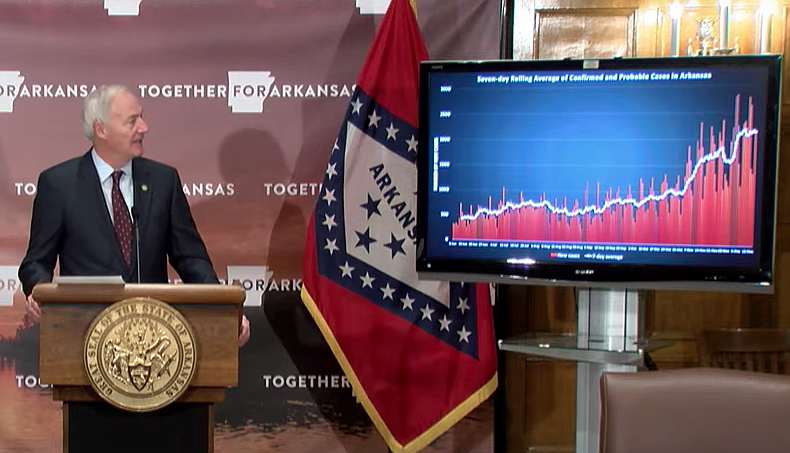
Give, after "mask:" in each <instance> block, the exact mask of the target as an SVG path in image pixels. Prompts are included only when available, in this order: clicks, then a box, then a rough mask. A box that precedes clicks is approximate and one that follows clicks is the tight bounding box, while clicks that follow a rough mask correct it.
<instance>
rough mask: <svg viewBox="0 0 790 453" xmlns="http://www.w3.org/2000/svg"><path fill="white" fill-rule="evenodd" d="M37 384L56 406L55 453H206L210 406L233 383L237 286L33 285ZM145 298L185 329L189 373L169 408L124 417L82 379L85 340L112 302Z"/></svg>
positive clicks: (210, 440)
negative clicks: (58, 451)
mask: <svg viewBox="0 0 790 453" xmlns="http://www.w3.org/2000/svg"><path fill="white" fill-rule="evenodd" d="M33 297H34V298H35V299H36V301H37V302H38V303H39V305H40V306H41V329H40V332H41V333H40V346H39V348H40V351H39V367H40V377H41V382H42V383H46V384H50V385H51V386H52V397H53V399H55V400H59V401H63V451H64V452H70V453H91V452H94V451H95V452H107V451H112V452H113V453H121V452H127V451H128V452H133V451H134V452H139V451H145V452H168V453H171V452H190V453H200V452H213V450H214V430H213V412H212V411H213V404H214V403H217V402H220V401H222V400H223V398H224V394H225V389H226V388H229V387H235V386H236V385H237V382H238V332H239V325H240V322H241V315H242V304H243V302H244V297H245V294H244V289H243V288H241V287H239V286H228V285H203V284H193V285H187V284H180V285H164V284H162V285H160V284H126V285H123V284H109V285H105V284H97V285H93V284H72V283H69V284H60V285H58V284H53V283H47V284H39V285H37V286H36V287H35V289H34V290H33ZM136 297H150V298H153V299H157V300H159V301H161V302H165V303H167V304H169V305H171V306H172V307H174V308H175V309H176V310H178V311H179V312H180V313H181V314H182V315H183V316H184V317H185V318H186V320H187V321H188V323H189V324H190V325H191V327H192V331H193V333H194V337H195V343H196V350H197V353H196V362H197V363H196V368H195V371H194V375H193V378H192V381H191V384H190V386H189V387H188V388H187V390H186V391H185V392H184V393H183V394H182V395H181V397H180V398H179V399H178V400H177V401H176V402H174V403H172V404H170V405H168V406H165V407H164V408H162V409H158V410H155V411H152V412H129V411H126V410H122V409H118V408H116V407H114V406H113V405H111V404H109V403H107V402H105V401H104V400H103V399H102V398H101V397H100V396H99V395H98V394H97V393H96V392H95V391H94V390H93V388H92V387H91V384H90V381H89V380H88V376H87V372H86V371H85V364H84V362H85V359H84V352H83V349H84V347H85V334H86V332H87V331H88V329H89V327H90V325H91V323H92V322H93V320H94V318H95V317H96V316H97V315H99V314H100V313H101V312H102V311H103V310H104V309H105V308H107V307H109V306H110V305H111V304H113V303H115V302H119V301H122V300H126V299H129V298H136Z"/></svg>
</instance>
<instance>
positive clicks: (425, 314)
mask: <svg viewBox="0 0 790 453" xmlns="http://www.w3.org/2000/svg"><path fill="white" fill-rule="evenodd" d="M420 311H421V312H422V319H427V320H428V321H432V319H431V315H432V314H433V311H434V310H433V309H432V308H431V307H429V306H428V304H425V308H420Z"/></svg>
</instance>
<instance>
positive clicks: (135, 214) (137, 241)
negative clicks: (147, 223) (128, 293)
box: [132, 206, 140, 284]
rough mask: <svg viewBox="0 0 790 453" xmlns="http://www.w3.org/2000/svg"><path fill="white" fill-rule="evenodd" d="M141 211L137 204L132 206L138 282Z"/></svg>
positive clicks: (138, 281) (138, 278)
mask: <svg viewBox="0 0 790 453" xmlns="http://www.w3.org/2000/svg"><path fill="white" fill-rule="evenodd" d="M139 220H140V213H139V212H137V206H132V222H133V223H134V247H135V255H136V261H137V283H138V284H139V283H140V222H139Z"/></svg>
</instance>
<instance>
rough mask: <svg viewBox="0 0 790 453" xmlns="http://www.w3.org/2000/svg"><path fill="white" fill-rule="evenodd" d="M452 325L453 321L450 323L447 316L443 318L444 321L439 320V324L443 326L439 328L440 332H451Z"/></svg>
mask: <svg viewBox="0 0 790 453" xmlns="http://www.w3.org/2000/svg"><path fill="white" fill-rule="evenodd" d="M451 323H452V321H450V319H449V318H447V315H444V316H442V319H440V320H439V324H441V327H439V330H446V331H448V332H449V331H450V324H451Z"/></svg>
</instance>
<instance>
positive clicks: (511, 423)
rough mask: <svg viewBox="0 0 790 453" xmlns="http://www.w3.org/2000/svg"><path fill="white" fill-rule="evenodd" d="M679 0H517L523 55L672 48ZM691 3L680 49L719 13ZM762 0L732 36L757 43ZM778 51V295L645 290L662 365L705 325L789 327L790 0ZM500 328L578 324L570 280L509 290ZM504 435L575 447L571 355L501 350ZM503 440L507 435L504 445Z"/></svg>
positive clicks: (515, 442)
mask: <svg viewBox="0 0 790 453" xmlns="http://www.w3.org/2000/svg"><path fill="white" fill-rule="evenodd" d="M671 3H672V2H667V1H656V2H647V1H638V0H632V1H625V0H614V1H604V0H515V9H514V13H515V23H514V27H513V43H514V51H513V56H514V58H516V59H560V58H567V57H570V58H610V57H614V56H623V57H630V56H637V57H652V56H669V55H670V49H669V47H670V45H669V22H670V21H669V16H668V10H669V6H670V4H671ZM681 3H682V4H684V6H685V9H684V15H683V16H682V18H681V22H680V23H681V43H682V46H681V55H684V54H685V53H686V45H685V43H686V40H687V39H688V38H689V37H691V36H693V34H694V33H695V32H696V20H697V19H698V18H699V17H701V16H714V17H715V16H716V15H717V8H718V6H717V5H718V3H717V1H716V0H699V1H695V2H694V5H695V6H689V5H688V3H689V2H688V1H687V0H681ZM760 5H761V2H739V1H737V0H732V1H731V7H730V11H731V25H730V44H731V45H733V44H734V42H735V39H734V38H735V37H737V38H738V39H737V44H738V50H739V53H742V54H749V53H754V50H753V49H754V42H753V41H754V36H755V35H754V12H755V11H756V10H757V8H758V7H759V6H760ZM774 5H775V9H774V14H773V16H772V22H771V27H772V28H771V45H770V51H771V52H772V53H782V54H784V56H785V60H784V73H783V87H784V90H783V113H782V125H781V126H782V127H781V138H782V140H781V144H780V165H779V172H778V174H779V194H778V200H777V216H778V228H777V232H776V254H775V261H776V287H775V292H774V294H773V295H748V294H727V293H704V292H699V293H698V292H674V291H673V292H670V291H652V292H648V293H647V294H646V297H645V301H646V303H645V323H646V329H645V330H646V335H647V336H650V337H652V338H660V339H669V340H672V346H671V347H669V348H666V349H663V350H660V351H657V352H655V353H653V354H652V358H653V359H654V361H655V362H656V364H657V365H658V367H659V369H669V368H680V367H690V366H696V365H697V364H698V357H697V350H696V341H695V333H696V332H697V331H698V330H699V329H701V328H703V327H786V328H790V171H789V169H790V155H788V153H790V149H789V148H790V136H789V135H790V108H788V104H790V89H787V87H788V84H787V83H786V82H787V81H788V75H790V61H789V60H790V40H789V39H788V36H790V20H788V19H789V18H790V15H789V13H788V11H790V0H781V1H775V2H774ZM502 293H503V294H504V295H505V298H504V299H505V300H503V301H501V303H500V304H499V306H498V307H497V310H499V311H501V310H504V312H505V313H506V315H505V316H501V312H500V316H499V321H498V326H497V336H498V337H499V338H503V337H507V336H509V335H513V334H517V333H521V332H554V333H558V332H561V333H574V332H575V331H576V307H575V298H574V292H573V289H571V288H550V287H517V286H511V287H508V288H506V289H505V290H503V291H502ZM502 358H503V359H502V360H503V363H502V370H503V373H502V376H501V384H500V385H501V387H500V388H501V391H502V392H503V393H504V397H502V398H500V401H505V403H504V406H505V407H504V413H503V414H504V420H505V426H504V432H505V435H504V436H498V446H497V451H498V452H508V453H511V452H518V453H523V452H527V451H534V452H572V451H573V444H574V435H575V431H574V430H575V388H576V387H575V381H576V367H575V364H574V363H572V362H564V361H558V360H551V359H544V358H540V357H527V356H524V355H519V354H515V353H504V354H502ZM500 442H504V444H505V447H504V449H503V446H502V445H501V443H500Z"/></svg>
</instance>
